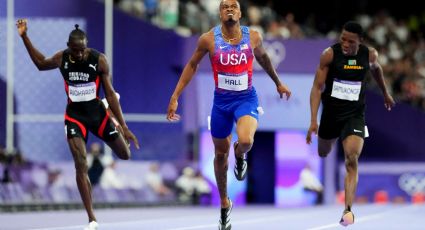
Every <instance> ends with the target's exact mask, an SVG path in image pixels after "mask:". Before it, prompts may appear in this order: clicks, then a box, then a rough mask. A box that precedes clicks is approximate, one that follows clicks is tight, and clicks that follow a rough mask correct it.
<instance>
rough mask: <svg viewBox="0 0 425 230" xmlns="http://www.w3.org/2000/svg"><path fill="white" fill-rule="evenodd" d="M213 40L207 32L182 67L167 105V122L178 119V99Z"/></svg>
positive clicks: (210, 33)
mask: <svg viewBox="0 0 425 230" xmlns="http://www.w3.org/2000/svg"><path fill="white" fill-rule="evenodd" d="M213 39H214V38H213V37H212V32H207V33H205V34H203V35H202V36H201V37H200V38H199V40H198V45H197V47H196V50H195V51H194V53H193V54H192V57H191V58H190V60H189V62H188V63H187V64H186V66H185V67H184V69H183V72H182V74H181V76H180V79H179V81H178V83H177V86H176V88H175V89H174V92H173V95H172V96H171V98H170V103H169V104H168V109H167V119H168V120H169V121H177V120H179V119H180V117H179V115H178V114H176V111H177V107H178V99H179V97H180V95H181V94H182V92H183V90H184V88H185V87H186V86H187V84H189V82H190V81H191V80H192V78H193V76H194V75H195V73H196V71H197V69H198V65H199V62H201V60H202V58H203V57H204V56H205V54H206V53H208V51H209V46H210V45H211V44H212V42H213Z"/></svg>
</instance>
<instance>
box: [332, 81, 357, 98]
mask: <svg viewBox="0 0 425 230" xmlns="http://www.w3.org/2000/svg"><path fill="white" fill-rule="evenodd" d="M361 89H362V82H361V81H343V80H338V79H334V82H333V86H332V94H331V96H332V97H334V98H338V99H341V100H347V101H358V100H359V95H360V91H361Z"/></svg>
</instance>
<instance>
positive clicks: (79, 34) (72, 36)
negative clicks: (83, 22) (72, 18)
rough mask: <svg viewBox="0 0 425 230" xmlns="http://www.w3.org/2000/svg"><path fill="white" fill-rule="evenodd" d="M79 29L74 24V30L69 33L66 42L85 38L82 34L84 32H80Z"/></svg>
mask: <svg viewBox="0 0 425 230" xmlns="http://www.w3.org/2000/svg"><path fill="white" fill-rule="evenodd" d="M79 27H80V26H79V25H78V24H75V29H74V30H72V31H71V33H69V38H68V42H71V41H73V40H75V39H85V38H87V36H86V33H84V31H82V30H81V29H80V28H79Z"/></svg>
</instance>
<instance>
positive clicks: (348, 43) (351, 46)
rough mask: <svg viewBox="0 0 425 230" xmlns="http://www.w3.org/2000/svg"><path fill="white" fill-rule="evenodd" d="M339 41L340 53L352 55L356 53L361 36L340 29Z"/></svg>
mask: <svg viewBox="0 0 425 230" xmlns="http://www.w3.org/2000/svg"><path fill="white" fill-rule="evenodd" d="M339 42H340V44H341V48H342V53H343V54H344V55H347V56H353V55H356V54H357V51H358V50H359V45H360V42H361V38H360V36H359V35H358V34H356V33H352V32H348V31H346V30H342V33H341V36H340V37H339Z"/></svg>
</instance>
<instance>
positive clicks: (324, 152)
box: [318, 147, 331, 157]
mask: <svg viewBox="0 0 425 230" xmlns="http://www.w3.org/2000/svg"><path fill="white" fill-rule="evenodd" d="M330 152H331V149H330V148H324V147H321V148H319V149H318V153H319V156H320V157H327V156H328V154H329V153H330Z"/></svg>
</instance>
